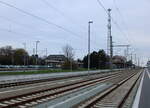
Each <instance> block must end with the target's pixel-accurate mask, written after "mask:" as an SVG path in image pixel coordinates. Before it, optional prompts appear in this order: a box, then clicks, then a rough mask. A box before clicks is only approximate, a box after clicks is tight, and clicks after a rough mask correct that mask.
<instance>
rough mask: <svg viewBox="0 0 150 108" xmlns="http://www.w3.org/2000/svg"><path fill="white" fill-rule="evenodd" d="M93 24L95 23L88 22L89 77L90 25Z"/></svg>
mask: <svg viewBox="0 0 150 108" xmlns="http://www.w3.org/2000/svg"><path fill="white" fill-rule="evenodd" d="M91 23H93V21H89V22H88V75H89V73H90V32H91V31H90V29H91V28H90V24H91Z"/></svg>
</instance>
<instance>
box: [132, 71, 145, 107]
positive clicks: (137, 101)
mask: <svg viewBox="0 0 150 108" xmlns="http://www.w3.org/2000/svg"><path fill="white" fill-rule="evenodd" d="M144 76H145V70H144V73H143V76H142V79H141V82H140V86H139V88H138V91H137V94H136V97H135V100H134V103H133V105H132V108H139V102H140V96H141V91H142V86H143V80H144Z"/></svg>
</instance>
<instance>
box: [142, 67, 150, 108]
mask: <svg viewBox="0 0 150 108" xmlns="http://www.w3.org/2000/svg"><path fill="white" fill-rule="evenodd" d="M139 108H150V71H148V69H146V70H145V74H144V79H143V85H142V90H141V95H140V101H139Z"/></svg>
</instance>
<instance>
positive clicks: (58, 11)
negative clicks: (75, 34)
mask: <svg viewBox="0 0 150 108" xmlns="http://www.w3.org/2000/svg"><path fill="white" fill-rule="evenodd" d="M40 1H42V2H43V3H44V4H45V5H47V6H48V7H49V8H52V9H53V10H55V11H56V12H57V13H59V14H60V15H61V16H63V17H64V18H66V19H67V20H69V21H70V22H71V23H73V24H74V21H73V20H72V18H70V17H68V16H67V15H66V14H65V13H64V12H62V11H61V10H59V9H58V8H56V7H55V6H53V5H52V4H51V3H50V2H48V1H47V0H40ZM80 27H81V28H82V29H83V30H86V28H85V27H83V26H80ZM91 41H92V42H93V43H94V44H97V45H98V43H97V42H96V41H94V40H92V39H91Z"/></svg>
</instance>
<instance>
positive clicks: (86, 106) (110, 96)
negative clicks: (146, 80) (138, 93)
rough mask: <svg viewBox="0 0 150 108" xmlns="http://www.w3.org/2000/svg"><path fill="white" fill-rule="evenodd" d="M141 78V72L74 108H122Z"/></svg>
mask: <svg viewBox="0 0 150 108" xmlns="http://www.w3.org/2000/svg"><path fill="white" fill-rule="evenodd" d="M140 76H141V72H139V73H137V74H135V75H133V76H130V77H129V78H126V79H125V80H123V81H121V82H119V83H118V84H114V85H113V86H112V87H111V88H109V89H107V90H105V91H104V92H102V93H99V94H97V95H96V96H94V97H92V98H90V99H87V100H85V101H83V102H81V103H79V104H78V105H75V106H74V107H73V108H122V107H123V105H124V103H125V102H126V100H127V99H128V96H129V95H130V93H131V92H132V89H133V88H134V86H135V85H136V83H137V82H138V81H139V80H140ZM131 103H132V102H131Z"/></svg>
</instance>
